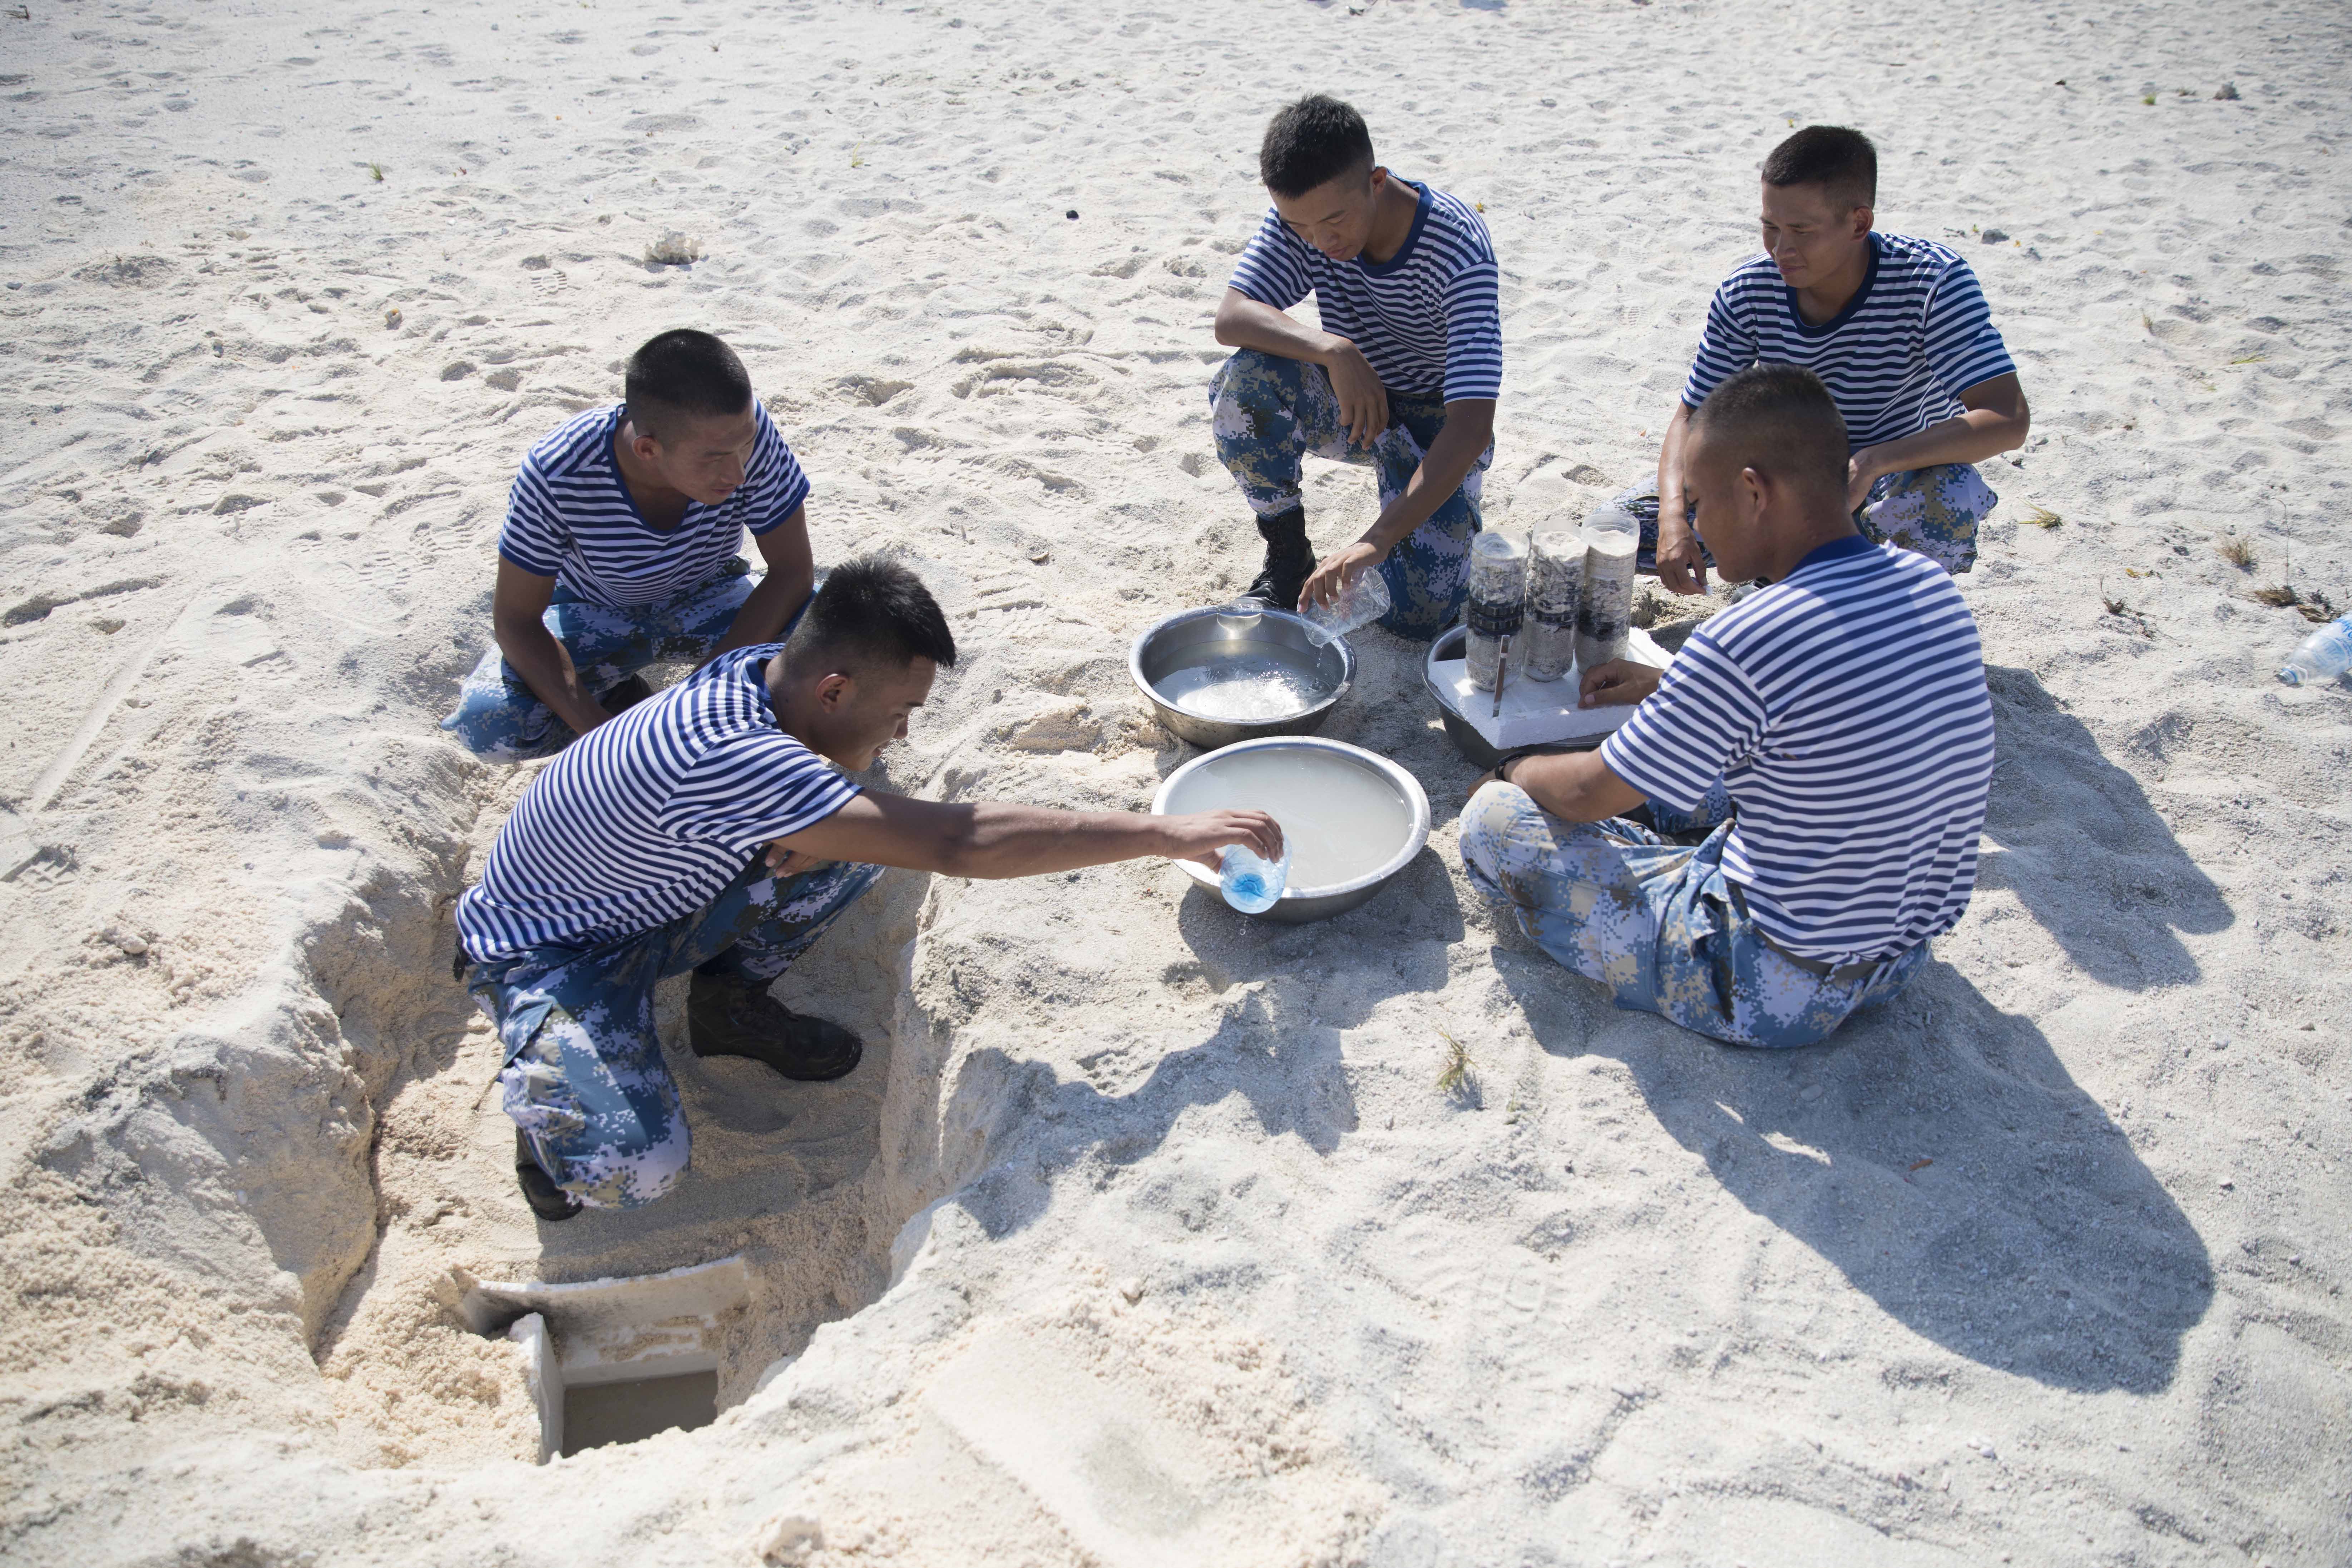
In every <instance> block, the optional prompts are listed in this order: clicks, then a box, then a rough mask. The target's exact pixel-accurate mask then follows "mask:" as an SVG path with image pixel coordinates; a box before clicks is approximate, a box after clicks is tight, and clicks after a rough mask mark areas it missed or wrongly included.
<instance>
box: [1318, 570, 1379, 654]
mask: <svg viewBox="0 0 2352 1568" xmlns="http://www.w3.org/2000/svg"><path fill="white" fill-rule="evenodd" d="M1389 604H1390V600H1389V580H1388V579H1387V578H1385V577H1383V576H1381V569H1380V568H1379V567H1377V566H1367V567H1365V568H1364V569H1363V570H1362V571H1361V572H1359V573H1357V574H1356V580H1355V581H1354V582H1352V583H1350V584H1348V585H1347V586H1346V587H1344V588H1342V589H1340V590H1339V597H1337V598H1335V599H1333V600H1332V601H1331V602H1330V603H1329V604H1328V605H1307V606H1306V607H1305V608H1303V609H1301V610H1300V611H1299V612H1298V613H1299V614H1300V615H1302V616H1306V617H1307V637H1309V638H1311V639H1312V640H1313V641H1314V643H1315V646H1316V647H1323V646H1324V645H1326V644H1328V643H1335V642H1338V641H1339V639H1340V638H1341V637H1346V636H1347V635H1348V634H1349V632H1352V631H1360V630H1362V629H1363V628H1364V627H1366V626H1370V625H1371V624H1372V623H1373V622H1374V621H1377V620H1379V619H1380V618H1381V616H1385V615H1387V614H1388V613H1389Z"/></svg>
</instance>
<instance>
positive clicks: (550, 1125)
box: [467, 857, 882, 1208]
mask: <svg viewBox="0 0 2352 1568" xmlns="http://www.w3.org/2000/svg"><path fill="white" fill-rule="evenodd" d="M881 875H882V868H880V867H879V866H866V865H859V864H856V862H852V861H832V862H828V863H827V864H825V865H823V866H820V867H818V868H816V869H814V870H812V871H806V872H803V873H802V874H800V875H799V876H794V877H785V878H782V879H779V878H777V877H774V876H772V875H771V874H770V873H769V871H768V869H767V867H766V865H765V863H764V861H762V860H761V859H760V858H757V857H754V858H753V859H752V861H751V865H750V866H749V867H748V868H746V869H745V870H744V871H743V872H742V873H741V874H740V876H738V877H737V878H736V879H735V880H734V881H732V882H730V883H729V884H728V886H727V888H726V890H725V891H723V892H721V893H720V894H719V897H718V898H716V899H714V900H711V903H710V905H709V908H708V909H705V910H702V911H700V912H699V913H698V914H693V915H688V916H687V917H685V918H684V919H681V920H676V921H671V922H670V923H669V924H667V925H665V926H659V927H656V929H654V930H652V931H642V932H640V933H638V934H637V935H635V936H632V937H627V938H625V939H623V940H622V941H619V942H608V943H606V944H604V946H602V947H596V948H591V949H588V950H587V951H585V952H580V951H574V950H572V949H566V948H541V949H538V950H536V951H534V952H528V953H525V954H523V955H522V956H521V957H520V958H514V959H508V960H504V961H502V962H500V963H478V964H475V965H473V966H472V968H471V970H470V972H469V973H468V977H467V989H468V990H469V991H471V992H472V993H473V994H474V998H475V1000H476V1001H478V1002H479V1003H480V1004H481V1005H482V1008H483V1010H484V1011H486V1012H488V1014H489V1015H490V1017H491V1019H492V1020H493V1021H494V1022H495V1023H496V1024H497V1026H498V1030H499V1042H500V1044H501V1045H502V1046H503V1047H504V1049H505V1054H506V1058H507V1062H506V1067H505V1068H504V1069H503V1070H502V1071H500V1072H499V1089H500V1090H501V1094H502V1100H501V1104H502V1106H503V1108H504V1109H505V1110H506V1113H507V1115H508V1116H509V1117H510V1118H512V1119H513V1121H514V1123H515V1125H516V1126H518V1127H520V1128H521V1129H522V1131H523V1134H524V1136H525V1137H526V1138H528V1139H529V1140H530V1145H531V1150H532V1152H533V1153H535V1154H536V1155H537V1156H538V1159H539V1163H540V1164H541V1167H542V1168H543V1169H545V1170H546V1172H547V1173H548V1174H549V1176H550V1177H551V1178H552V1179H553V1180H554V1182H555V1184H556V1185H557V1186H559V1187H561V1188H562V1189H563V1190H564V1191H565V1192H567V1193H570V1194H572V1196H573V1197H576V1198H578V1199H579V1200H580V1201H581V1202H583V1203H584V1204H586V1205H589V1206H590V1207H592V1208H636V1207H639V1206H641V1205H645V1204H649V1203H651V1202H653V1201H654V1200H655V1199H656V1198H658V1197H660V1196H662V1195H663V1194H666V1193H667V1192H668V1191H669V1190H670V1189H671V1188H672V1187H674V1186H676V1185H677V1181H678V1178H679V1177H681V1176H683V1175H684V1174H685V1173H686V1166H687V1155H688V1146H689V1141H688V1133H687V1127H686V1117H685V1114H684V1112H683V1110H682V1108H681V1107H680V1105H679V1103H678V1097H677V1084H676V1083H675V1082H674V1081H672V1079H671V1078H670V1076H669V1068H668V1067H667V1065H666V1064H665V1063H664V1062H663V1060H662V1051H661V1041H660V1039H659V1038H658V1037H657V1036H656V1033H655V1030H654V985H655V983H656V981H659V980H660V979H662V978H663V977H664V976H666V975H671V974H683V973H686V972H687V971H688V970H691V969H699V970H701V971H702V972H703V973H707V974H719V975H726V976H730V977H740V978H742V979H746V980H753V981H758V982H761V983H762V984H766V983H772V982H773V981H774V980H775V979H776V978H777V977H778V976H780V975H782V973H784V971H785V970H787V969H789V968H791V967H792V963H793V960H794V959H796V958H798V957H799V956H800V955H801V954H802V953H803V952H806V951H807V950H808V948H809V945H810V944H811V943H812V942H815V941H816V939H817V938H818V937H820V936H822V935H823V934H824V931H825V928H826V927H828V926H830V925H831V924H833V922H834V921H835V920H837V919H839V918H840V916H841V912H842V911H843V910H845V909H847V908H848V907H849V906H850V904H851V903H853V902H855V901H856V898H857V896H858V895H859V894H860V893H863V892H864V891H866V889H868V888H870V887H872V886H873V885H874V882H875V879H877V878H878V877H880V876H881Z"/></svg>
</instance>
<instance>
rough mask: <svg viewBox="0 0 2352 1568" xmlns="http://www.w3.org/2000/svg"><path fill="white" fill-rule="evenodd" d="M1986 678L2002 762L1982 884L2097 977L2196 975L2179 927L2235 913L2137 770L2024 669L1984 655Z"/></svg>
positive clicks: (2119, 982) (2216, 922) (2126, 981)
mask: <svg viewBox="0 0 2352 1568" xmlns="http://www.w3.org/2000/svg"><path fill="white" fill-rule="evenodd" d="M1985 684H1986V686H1987V687H1988V688H1990V690H1991V692H1992V700H1993V717H1994V722H1995V725H1996V728H1997V731H1998V746H1999V752H2000V764H1999V766H1998V771H1997V772H1996V773H1995V774H1994V776H1993V784H1992V799H1991V802H1990V805H1989V808H1988V810H1987V812H1986V815H1985V835H1986V837H1987V838H1988V839H1989V840H1991V842H1990V843H1988V844H1987V846H1986V853H1985V856H1984V861H1983V868H1982V870H1981V871H1980V873H1979V881H1980V883H1981V885H1982V886H1985V887H1988V888H1996V887H1997V888H2006V889H2010V890H2011V891H2012V892H2014V893H2016V895H2017V897H2018V900H2019V901H2021V903H2023V904H2024V905H2025V907H2026V910H2028V911H2029V912H2030V913H2031V914H2032V916H2033V918H2034V920H2035V921H2036V922H2037V923H2039V924H2040V925H2041V927H2042V930H2043V931H2047V932H2048V933H2049V934H2050V937H2051V940H2053V942H2057V944H2058V945H2059V946H2060V947H2061V948H2063V950H2064V951H2065V953H2066V956H2067V957H2068V958H2070V959H2072V960H2074V963H2076V964H2077V965H2078V966H2079V967H2080V968H2081V969H2082V970H2083V971H2084V973H2087V974H2089V975H2090V976H2091V977H2092V978H2093V979H2095V980H2096V981H2098V982H2099V983H2100V984H2105V985H2116V986H2120V987H2123V988H2124V989H2126V990H2130V991H2144V990H2147V989H2149V988H2150V987H2153V986H2159V985H2187V984H2194V983H2195V982H2196V980H2197V979H2198V968H2197V961H2196V959H2194V958H2193V957H2191V956H2190V955H2189V949H2188V948H2187V947H2186V946H2184V945H2182V943H2181V941H2180V937H2179V934H2178V933H2179V932H2181V931H2188V932H2189V933H2191V934H2192V935H2200V936H2201V935H2208V934H2210V933H2211V932H2213V931H2224V930H2227V929H2228V927H2229V926H2230V924H2231V921H2232V920H2233V919H2234V917H2233V916H2232V915H2231V912H2230V907H2229V905H2228V904H2227V903H2225V902H2223V901H2222V898H2221V889H2218V888H2216V887H2215V886H2214V885H2213V881H2212V879H2210V878H2209V877H2207V876H2206V875H2205V873H2204V872H2203V871H2202V870H2200V869H2199V868H2198V866H2197V863H2196V862H2195V861H2193V860H2191V859H2190V858H2189V855H2188V852H2187V851H2186V850H2184V849H2182V848H2181V847H2180V846H2179V843H2178V842H2177V841H2176V840H2175V839H2174V838H2173V837H2172V830H2171V828H2170V827H2168V826H2167V825H2166V824H2165V821H2164V818H2163V817H2161V816H2158V815H2157V812H2156V808H2155V807H2154V806H2151V805H2149V804H2148V801H2147V795H2146V794H2145V793H2144V792H2142V790H2141V789H2140V787H2139V781H2138V780H2137V779H2135V778H2133V777H2132V775H2131V774H2130V773H2126V772H2125V771H2124V770H2123V769H2121V768H2119V767H2117V766H2116V765H2115V763H2111V762H2109V761H2107V759H2106V758H2105V756H2104V755H2103V754H2101V752H2100V751H2099V747H2098V742H2096V741H2095V740H2093V739H2092V737H2091V732H2090V731H2089V730H2088V729H2086V728H2085V727H2084V724H2083V721H2081V720H2079V719H2077V718H2075V717H2074V715H2073V714H2071V713H2069V712H2067V711H2066V710H2064V709H2063V708H2061V707H2060V706H2059V705H2058V702H2057V700H2056V699H2055V698H2053V697H2052V696H2051V695H2050V693H2049V692H2047V691H2045V690H2043V689H2042V683H2041V682H2040V681H2039V680H2037V679H2034V677H2033V675H2032V672H2031V671H2029V670H2023V669H2009V668H2002V667H2000V666H1999V665H1988V666H1987V667H1986V668H1985ZM2029 758H2030V759H2031V765H2030V766H2029V765H2024V763H2025V761H2026V759H2029ZM1996 845H1997V846H1998V847H1995V846H1996ZM2093 916H2095V918H2092V917H2093Z"/></svg>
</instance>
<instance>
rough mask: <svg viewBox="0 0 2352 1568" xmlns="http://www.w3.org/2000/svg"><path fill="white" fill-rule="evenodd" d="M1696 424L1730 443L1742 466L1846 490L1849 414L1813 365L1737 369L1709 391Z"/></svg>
mask: <svg viewBox="0 0 2352 1568" xmlns="http://www.w3.org/2000/svg"><path fill="white" fill-rule="evenodd" d="M1691 424H1692V427H1693V429H1695V430H1696V431H1698V432H1700V433H1701V434H1703V435H1704V436H1705V437H1706V440H1707V443H1708V444H1709V445H1710V446H1712V445H1713V444H1715V443H1716V442H1718V441H1720V442H1723V443H1725V444H1726V445H1727V447H1729V448H1730V455H1731V457H1732V458H1733V459H1734V460H1735V461H1736V462H1737V463H1738V467H1739V468H1754V469H1755V470H1756V471H1757V472H1759V473H1762V474H1769V475H1771V476H1773V477H1774V478H1776V479H1787V480H1789V481H1790V483H1792V484H1795V485H1798V486H1800V487H1801V488H1803V489H1818V490H1823V491H1826V492H1828V493H1830V494H1832V495H1836V496H1840V497H1843V495H1844V494H1845V481H1846V458H1847V456H1848V453H1847V448H1846V437H1845V419H1844V417H1843V416H1841V415H1840V414H1839V413H1838V406H1837V404H1836V402H1835V401H1834V400H1832V398H1831V396H1830V389H1829V388H1828V387H1826V386H1823V385H1822V378H1821V377H1819V376H1817V375H1815V374H1813V373H1812V372H1811V371H1809V370H1806V369H1803V368H1801V366H1798V365H1792V364H1759V365H1750V366H1748V368H1747V369H1746V370H1742V371H1735V372H1734V373H1733V374H1730V375H1728V376H1726V377H1725V378H1724V379H1723V381H1722V382H1721V383H1720V384H1717V387H1716V389H1715V390H1714V391H1713V392H1710V393H1708V394H1707V395H1706V402H1705V403H1702V404H1700V405H1699V407H1698V413H1697V414H1696V416H1693V418H1692V421H1691Z"/></svg>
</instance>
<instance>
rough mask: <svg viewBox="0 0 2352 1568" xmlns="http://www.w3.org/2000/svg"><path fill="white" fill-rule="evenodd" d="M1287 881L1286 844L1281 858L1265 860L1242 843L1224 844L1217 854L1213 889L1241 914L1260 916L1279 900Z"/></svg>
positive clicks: (1288, 869) (1284, 843) (1287, 858)
mask: <svg viewBox="0 0 2352 1568" xmlns="http://www.w3.org/2000/svg"><path fill="white" fill-rule="evenodd" d="M1289 881H1290V843H1289V841H1288V840H1287V839H1285V840H1284V841H1283V846H1282V858H1281V859H1279V860H1268V859H1267V858H1265V857H1264V856H1263V855H1260V854H1258V853H1257V851H1255V850H1254V849H1252V848H1251V847H1249V846H1248V845H1246V844H1228V845H1226V846H1225V847H1224V848H1223V850H1222V851H1220V852H1219V854H1218V871H1217V890H1218V891H1219V892H1222V893H1223V894H1224V896H1225V902H1227V903H1229V904H1231V905H1233V907H1234V908H1235V909H1237V910H1241V912H1242V913H1244V914H1245V915H1262V914H1264V913H1265V911H1266V910H1270V909H1272V908H1274V906H1275V905H1276V903H1278V902H1280V901H1281V899H1282V889H1284V887H1285V886H1286V885H1287V884H1288V883H1289Z"/></svg>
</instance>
